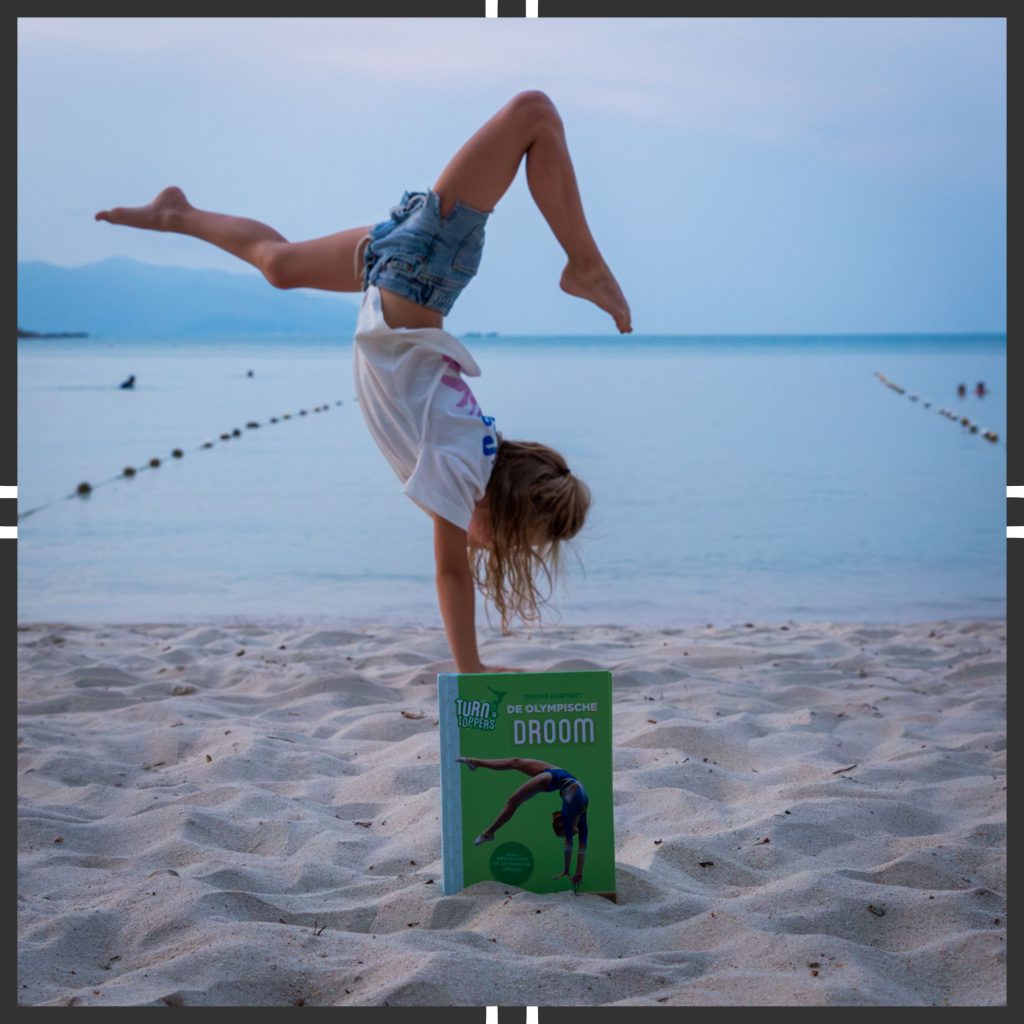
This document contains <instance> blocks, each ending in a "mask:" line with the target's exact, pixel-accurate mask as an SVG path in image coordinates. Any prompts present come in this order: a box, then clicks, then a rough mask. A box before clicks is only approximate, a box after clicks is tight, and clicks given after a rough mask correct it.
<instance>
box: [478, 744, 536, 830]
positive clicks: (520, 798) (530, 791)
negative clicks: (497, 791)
mask: <svg viewBox="0 0 1024 1024" xmlns="http://www.w3.org/2000/svg"><path fill="white" fill-rule="evenodd" d="M512 760H515V758H512ZM544 788H545V787H544V780H543V779H538V778H533V779H530V780H529V781H527V782H524V783H523V784H522V785H521V786H520V787H519V788H518V789H517V790H516V791H515V792H514V793H513V794H512V795H511V796H510V797H509V798H508V800H507V801H506V802H505V806H504V807H503V808H502V810H501V814H499V815H498V816H497V817H496V818H495V819H494V821H492V822H491V824H490V825H489V826H488V827H487V828H485V829H484V830H483V832H481V833H480V835H479V836H477V839H476V845H477V846H479V845H480V843H487V842H490V840H492V839H493V838H494V833H495V832H497V831H498V829H499V828H501V826H502V825H504V824H505V822H506V821H508V820H509V818H511V817H512V815H513V814H515V813H516V808H517V807H518V806H519V805H520V804H521V803H523V802H524V801H526V800H529V799H530V797H531V796H535V795H536V794H537V793H541V792H543V791H544Z"/></svg>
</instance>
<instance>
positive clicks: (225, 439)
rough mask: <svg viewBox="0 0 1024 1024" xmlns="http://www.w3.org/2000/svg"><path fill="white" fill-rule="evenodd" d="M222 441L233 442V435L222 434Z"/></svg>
mask: <svg viewBox="0 0 1024 1024" xmlns="http://www.w3.org/2000/svg"><path fill="white" fill-rule="evenodd" d="M220 439H221V440H222V441H230V440H231V435H230V434H221V435H220Z"/></svg>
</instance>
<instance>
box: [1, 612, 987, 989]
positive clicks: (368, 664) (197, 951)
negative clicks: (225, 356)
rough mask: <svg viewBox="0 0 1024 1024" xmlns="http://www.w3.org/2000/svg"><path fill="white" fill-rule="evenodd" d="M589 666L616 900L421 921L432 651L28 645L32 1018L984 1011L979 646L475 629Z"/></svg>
mask: <svg viewBox="0 0 1024 1024" xmlns="http://www.w3.org/2000/svg"><path fill="white" fill-rule="evenodd" d="M480 635H481V654H482V657H483V660H484V662H485V663H489V664H501V665H510V666H517V667H521V668H523V669H526V670H532V671H559V670H566V671H568V670H580V669H609V670H611V672H612V674H613V695H614V710H613V715H614V751H613V764H614V793H615V830H616V833H615V848H616V864H617V892H618V899H617V902H614V903H613V902H611V901H609V900H607V899H603V898H601V897H599V896H595V895H580V896H576V895H574V894H572V893H571V892H565V893H559V894H553V895H545V896H537V895H532V894H529V893H526V892H523V891H521V890H519V889H516V888H513V887H510V886H504V885H501V884H499V883H486V884H480V885H476V886H473V887H470V888H468V889H466V890H464V891H463V892H461V893H457V894H454V895H451V896H443V895H442V894H441V885H440V879H441V863H440V849H441V837H440V831H439V816H440V807H439V788H438V787H439V775H438V727H437V697H436V676H437V674H438V673H439V672H444V671H452V670H453V668H454V666H453V663H452V662H451V660H450V657H449V653H448V647H447V643H446V641H445V637H444V634H443V632H442V630H441V629H440V628H439V627H427V626H423V625H417V626H410V627H408V628H405V627H402V626H400V625H398V624H396V623H395V622H394V621H389V622H388V623H387V624H380V625H372V624H370V625H366V624H359V625H358V626H352V625H345V622H344V621H341V622H339V623H338V624H333V625H324V624H323V623H316V624H315V625H311V624H309V623H306V624H303V623H302V622H301V621H295V622H285V621H283V620H281V621H277V622H274V621H269V622H268V621H261V622H260V623H259V624H252V625H245V624H239V623H224V622H215V621H212V620H206V619H204V620H202V621H194V622H191V623H184V624H182V623H175V624H162V625H161V624H147V623H135V624H123V625H96V624H89V625H83V624H77V625H73V624H61V623H41V622H24V623H23V624H22V625H21V626H19V633H18V640H19V662H20V679H19V691H18V712H19V719H18V753H19V777H18V801H19V807H18V809H19V816H20V817H19V830H18V838H19V879H18V912H19V971H18V982H17V984H18V1000H19V1002H20V1003H21V1004H23V1005H60V1006H64V1005H92V1006H95V1005H172V1006H179V1005H186V1006H190V1005H197V1006H198V1005H309V1006H313V1005H367V1006H377V1005H384V1004H388V1005H391V1006H405V1005H412V1006H415V1005H446V1004H456V1005H481V1006H482V1005H495V1004H497V1005H524V1004H525V1005H538V1006H551V1005H566V1004H569V1005H599V1004H614V1005H623V1006H641V1005H643V1006H646V1005H651V1006H659V1005H661V1006H665V1005H668V1006H672V1005H680V1006H682V1005H843V1004H859V1005H928V1006H930V1005H997V1004H1002V1003H1004V1002H1005V999H1006V971H1005V912H1006V906H1005V889H1006V880H1005V871H1006V863H1005V842H1006V812H1005V802H1006V778H1005V735H1006V730H1005V687H1006V625H1005V620H1004V619H1002V618H988V619H946V620H942V621H932V622H913V623H903V624H878V623H873V624H870V625H858V624H856V623H842V622H837V623H823V622H800V621H795V620H789V621H784V622H781V623H780V622H760V621H752V622H742V621H741V622H736V623H729V624H726V623H722V622H718V623H715V624H710V623H708V624H704V623H700V624H696V625H685V626H680V627H679V628H653V627H648V626H644V627H637V628H629V627H625V626H614V625H596V624H586V625H582V626H575V627H574V626H572V625H566V624H562V625H557V626H550V627H547V628H544V629H532V630H530V629H520V630H517V631H515V632H514V633H513V634H512V635H510V636H501V635H500V634H499V633H497V632H496V631H494V630H486V629H482V630H481V634H480Z"/></svg>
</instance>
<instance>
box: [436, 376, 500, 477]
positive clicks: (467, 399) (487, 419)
mask: <svg viewBox="0 0 1024 1024" xmlns="http://www.w3.org/2000/svg"><path fill="white" fill-rule="evenodd" d="M442 358H443V359H444V361H445V362H446V363H447V364H448V365H449V366H450V367H451V368H452V369H453V370H454V371H455V373H454V374H448V373H446V374H444V376H442V377H441V383H442V384H444V385H445V387H449V388H451V389H452V390H453V391H457V392H459V393H460V394H461V395H462V397H461V398H460V399H459V401H458V402H456V403H455V408H456V409H465V412H466V415H467V416H479V417H480V420H481V422H482V423H483V424H484V426H487V427H492V426H494V417H493V416H484V414H483V412H482V410H481V409H480V405H479V403H478V402H477V400H476V397H475V396H474V394H473V392H472V390H471V389H470V387H469V385H468V384H467V383H466V382H465V381H464V380H463V379H462V376H461V374H460V371H461V369H462V367H461V366H459V364H458V363H457V362H456V361H455V360H454V359H452V358H451V357H450V356H442ZM483 451H484V455H485V456H486V457H488V458H490V457H491V456H492V455H495V454H497V451H498V441H497V438H495V437H492V436H491V435H490V434H486V435H485V436H484V439H483Z"/></svg>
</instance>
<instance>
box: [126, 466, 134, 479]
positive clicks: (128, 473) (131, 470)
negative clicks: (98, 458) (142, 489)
mask: <svg viewBox="0 0 1024 1024" xmlns="http://www.w3.org/2000/svg"><path fill="white" fill-rule="evenodd" d="M124 475H125V476H127V477H132V476H135V467H134V466H125V467H124Z"/></svg>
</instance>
